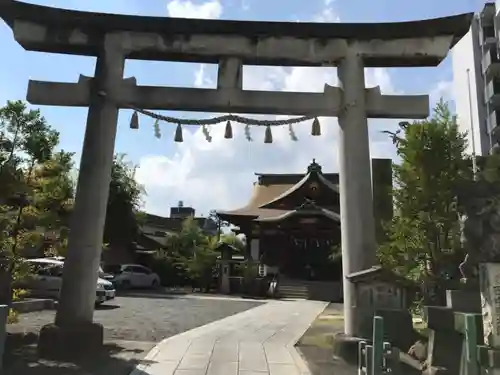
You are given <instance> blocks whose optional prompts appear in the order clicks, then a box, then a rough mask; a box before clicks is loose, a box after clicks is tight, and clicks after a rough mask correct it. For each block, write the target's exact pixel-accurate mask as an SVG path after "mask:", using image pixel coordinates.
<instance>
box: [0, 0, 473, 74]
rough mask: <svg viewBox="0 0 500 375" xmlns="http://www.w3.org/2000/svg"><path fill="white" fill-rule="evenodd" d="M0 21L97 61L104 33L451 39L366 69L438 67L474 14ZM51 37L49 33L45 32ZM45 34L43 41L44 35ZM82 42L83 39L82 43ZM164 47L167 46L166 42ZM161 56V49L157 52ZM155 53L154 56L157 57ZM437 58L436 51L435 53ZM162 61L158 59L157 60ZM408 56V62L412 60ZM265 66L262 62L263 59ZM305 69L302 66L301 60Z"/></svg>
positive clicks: (48, 11)
mask: <svg viewBox="0 0 500 375" xmlns="http://www.w3.org/2000/svg"><path fill="white" fill-rule="evenodd" d="M0 17H1V18H3V19H4V20H5V22H6V23H7V24H9V26H10V27H11V28H14V23H15V21H16V20H19V21H25V22H29V23H33V24H36V25H40V26H41V25H43V26H45V27H47V28H49V29H50V30H47V32H46V33H44V32H41V33H39V35H37V38H31V39H30V40H29V41H26V42H25V43H23V42H20V43H21V44H22V45H23V47H24V48H26V49H28V50H37V51H43V52H53V53H73V54H78V55H89V56H96V54H97V53H98V44H99V43H98V40H99V39H100V36H102V35H104V34H106V33H114V32H121V31H126V32H137V33H156V34H158V35H159V36H161V37H162V38H166V37H167V36H170V37H171V36H174V35H177V36H183V37H184V38H186V39H189V38H190V37H192V36H194V35H218V36H228V37H229V36H231V37H234V36H238V37H242V38H245V39H247V40H249V41H251V42H253V43H255V41H258V40H259V39H261V38H266V37H270V38H296V39H309V40H314V39H319V40H320V41H321V43H324V42H326V41H328V40H335V39H348V40H359V41H370V40H383V41H392V40H397V39H412V38H417V39H418V38H428V39H430V38H435V37H438V36H449V37H450V41H449V44H448V43H447V44H446V45H444V44H443V45H442V46H441V47H440V50H439V51H438V53H437V54H436V53H417V54H415V53H412V54H406V55H404V56H392V57H391V56H382V55H381V56H379V57H376V56H375V57H373V58H371V60H373V61H368V59H367V61H366V62H365V63H366V64H367V66H379V67H382V66H435V65H438V64H439V63H440V62H441V61H442V59H443V58H444V56H445V55H446V53H447V52H448V50H449V49H450V48H451V47H453V45H455V44H456V43H457V42H458V41H459V40H460V39H461V38H462V37H463V36H464V35H465V34H466V33H467V32H468V30H469V27H470V24H471V21H472V17H473V14H472V13H466V14H460V15H454V16H450V17H443V18H435V19H428V20H417V21H407V22H388V23H381V22H373V23H319V22H316V23H311V22H309V23H298V22H267V21H266V22H263V21H235V20H201V19H180V18H170V17H149V16H133V15H119V14H106V13H94V12H82V11H75V10H67V9H60V8H53V7H47V6H40V5H34V4H28V3H23V2H20V1H14V0H0ZM56 29H59V30H64V31H70V30H73V31H78V32H80V34H79V35H83V36H85V38H87V39H88V40H87V41H86V42H85V43H75V42H74V41H72V40H71V38H70V37H69V35H70V33H66V34H64V35H67V36H66V38H64V39H63V38H62V37H61V38H54V37H51V35H52V34H53V33H52V31H54V30H56ZM49 31H50V32H49ZM45 34H46V35H45ZM82 38H83V37H82ZM164 43H166V42H164ZM158 50H159V49H158ZM156 52H158V51H156ZM434 52H435V51H434ZM160 55H161V54H160ZM410 55H411V56H410ZM158 56H159V54H158V53H157V55H154V54H152V52H151V51H146V50H144V51H135V52H134V53H131V54H130V56H129V57H130V58H135V59H150V58H152V59H156V57H158ZM161 56H169V60H170V59H172V60H176V61H187V62H189V61H192V62H200V63H202V62H206V63H218V62H219V60H220V56H217V55H216V54H209V53H207V54H200V53H195V54H194V55H190V54H189V53H178V54H167V55H165V54H164V55H161ZM264 60H265V59H264ZM301 60H304V59H296V58H288V59H285V58H282V59H281V60H279V59H276V60H275V61H274V63H276V64H277V65H294V64H295V65H297V62H298V61H301ZM269 62H270V61H267V62H266V61H263V59H262V57H257V56H254V57H252V58H250V57H249V58H247V59H246V60H245V61H244V63H245V64H252V65H255V64H269ZM304 63H306V61H305V60H304ZM323 63H324V61H314V62H313V61H311V62H310V65H311V66H321V65H322V64H323Z"/></svg>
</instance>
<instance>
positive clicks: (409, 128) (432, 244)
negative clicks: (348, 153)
mask: <svg viewBox="0 0 500 375" xmlns="http://www.w3.org/2000/svg"><path fill="white" fill-rule="evenodd" d="M389 134H390V136H391V137H392V140H393V142H394V144H395V145H396V148H397V153H398V156H399V157H400V158H401V162H400V164H394V166H393V169H394V179H395V188H394V190H393V197H394V204H395V215H394V218H393V220H392V222H391V223H389V225H388V242H387V243H386V244H384V245H382V246H381V247H380V249H379V257H380V261H381V263H382V264H383V265H385V266H387V267H389V268H391V269H393V270H396V272H398V273H400V274H401V275H403V276H405V277H407V278H409V279H412V280H414V281H417V282H419V283H420V284H421V285H422V287H423V290H424V292H425V294H426V295H427V296H428V297H429V298H430V297H431V295H432V294H433V293H431V292H430V291H431V290H435V286H436V285H437V286H439V285H440V282H441V281H443V280H444V279H446V278H449V277H454V276H456V275H458V273H457V272H458V262H459V259H460V256H457V254H458V253H460V252H461V244H460V233H459V225H458V212H457V207H456V205H455V195H454V192H455V191H456V190H455V189H456V187H457V184H459V183H460V180H461V179H465V178H471V175H470V171H469V170H467V169H466V168H465V167H464V165H465V163H464V151H465V148H466V138H465V137H466V134H463V133H461V132H460V131H459V130H458V126H457V122H456V118H455V117H454V116H452V114H451V113H450V110H449V108H448V105H447V104H446V103H444V102H443V101H441V102H440V103H439V104H437V106H436V108H435V109H434V114H433V116H432V117H431V118H430V119H428V120H424V121H418V122H414V123H413V124H401V125H400V129H399V130H398V131H397V132H395V133H389ZM438 289H439V288H438Z"/></svg>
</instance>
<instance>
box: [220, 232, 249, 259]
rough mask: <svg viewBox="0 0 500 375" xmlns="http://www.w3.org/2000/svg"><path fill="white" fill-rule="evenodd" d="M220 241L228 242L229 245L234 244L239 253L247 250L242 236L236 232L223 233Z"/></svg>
mask: <svg viewBox="0 0 500 375" xmlns="http://www.w3.org/2000/svg"><path fill="white" fill-rule="evenodd" d="M220 242H224V243H227V244H228V245H231V246H233V247H234V248H235V249H236V250H238V253H240V254H244V253H245V250H246V244H245V242H244V241H243V239H242V238H241V237H238V236H237V235H236V234H234V233H227V234H223V235H221V238H220Z"/></svg>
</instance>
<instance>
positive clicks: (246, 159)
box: [137, 1, 396, 215]
mask: <svg viewBox="0 0 500 375" xmlns="http://www.w3.org/2000/svg"><path fill="white" fill-rule="evenodd" d="M327 2H328V1H327ZM328 3H329V4H328V5H329V6H330V5H331V4H330V3H331V2H328ZM329 6H326V7H325V9H330V8H329ZM333 14H334V13H333V12H331V13H328V12H326V13H325V12H323V13H322V17H326V16H328V17H334V16H333ZM318 17H319V16H318ZM317 19H319V18H317ZM210 73H211V74H210ZM210 73H208V72H207V69H206V67H205V66H201V67H200V68H199V69H198V70H197V71H196V72H195V75H194V81H195V86H196V87H213V85H214V81H215V78H216V77H215V76H214V74H215V72H213V71H211V72H210ZM325 83H328V84H330V85H336V84H337V74H336V69H335V68H309V67H296V68H283V67H255V66H246V67H245V69H244V76H243V87H244V89H247V90H248V89H252V90H282V91H303V92H323V89H324V84H325ZM366 85H367V87H372V86H376V85H380V86H381V89H382V92H383V93H385V94H390V93H395V92H396V89H395V87H394V85H393V83H392V81H391V77H390V75H389V73H388V71H387V70H383V69H367V70H366ZM249 117H256V116H249ZM268 118H269V116H268ZM320 122H321V131H322V135H321V136H320V137H312V136H311V135H310V131H311V123H310V122H309V123H303V124H298V125H296V126H294V130H295V133H296V135H297V137H298V139H299V141H298V142H293V141H291V139H290V136H289V131H288V128H287V127H283V128H274V129H273V140H274V142H273V143H272V144H264V143H263V140H264V129H262V128H256V127H252V129H251V134H252V137H253V139H254V141H253V142H248V141H247V140H246V138H245V136H244V127H243V126H242V125H240V124H233V136H234V138H233V139H224V126H225V124H221V125H218V126H213V127H211V135H212V142H211V143H208V142H207V141H206V140H205V138H204V136H203V133H202V131H201V129H197V130H196V131H194V132H193V133H188V132H187V131H184V142H183V143H178V144H176V143H175V142H173V133H174V130H175V128H174V127H170V128H168V129H169V132H165V131H163V134H165V138H167V140H162V142H163V143H165V142H167V143H168V145H167V147H168V148H169V149H174V150H176V151H175V155H174V156H172V157H167V156H162V155H149V156H145V157H143V158H142V159H141V161H140V167H139V169H138V171H137V178H138V180H139V181H140V182H141V183H143V184H145V186H146V189H147V191H148V196H147V198H146V209H147V210H148V211H149V212H152V213H156V214H163V215H166V214H167V213H168V210H169V207H170V206H171V205H175V204H176V203H177V202H178V201H179V200H182V201H184V203H185V204H186V205H191V206H193V207H194V208H195V209H196V210H197V212H198V213H204V214H206V213H207V212H208V211H209V210H210V209H235V208H238V207H240V206H243V205H244V204H246V202H247V201H248V200H249V198H250V195H251V192H252V184H253V182H254V181H255V176H254V173H255V172H264V173H303V172H304V171H305V170H306V168H307V166H308V165H309V163H310V162H311V161H312V159H313V158H315V159H316V160H317V161H318V163H320V164H322V166H323V170H324V171H326V172H335V171H337V153H338V122H337V119H336V118H321V119H320ZM395 124H396V122H395V121H390V120H389V121H386V120H373V121H370V123H369V132H370V136H371V145H370V147H371V154H372V156H373V157H395V152H394V148H393V146H392V143H391V142H390V141H389V140H388V137H387V136H385V135H382V134H381V132H380V130H383V129H387V128H392V129H393V128H394V127H395V126H396V125H395ZM165 126H166V125H165Z"/></svg>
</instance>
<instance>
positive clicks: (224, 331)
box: [131, 301, 328, 375]
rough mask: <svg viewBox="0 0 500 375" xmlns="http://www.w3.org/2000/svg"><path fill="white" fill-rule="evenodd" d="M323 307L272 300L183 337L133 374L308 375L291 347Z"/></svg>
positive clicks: (169, 343) (156, 350) (153, 354)
mask: <svg viewBox="0 0 500 375" xmlns="http://www.w3.org/2000/svg"><path fill="white" fill-rule="evenodd" d="M327 305H328V304H327V303H324V302H316V301H271V302H268V303H266V304H264V305H262V306H259V307H256V308H253V309H250V310H247V311H245V312H242V313H239V314H236V315H233V316H230V317H228V318H225V319H221V320H218V321H216V322H213V323H210V324H207V325H205V326H202V327H199V328H195V329H193V330H190V331H187V332H184V333H181V334H179V335H177V336H173V337H170V338H168V339H165V340H164V341H162V342H160V343H159V344H158V345H157V346H156V347H155V348H153V350H152V351H151V352H150V353H149V354H148V355H147V356H146V358H145V360H144V364H141V365H139V366H138V367H137V368H136V369H135V370H134V371H133V372H132V373H131V375H266V374H268V375H310V371H309V369H308V367H307V365H306V364H305V362H304V361H303V360H302V358H301V356H300V355H299V353H298V352H297V351H296V350H295V347H294V345H295V343H296V342H297V341H298V340H299V339H300V337H301V336H302V335H303V334H304V332H305V331H306V330H307V328H309V326H310V325H311V323H312V322H313V321H314V319H315V318H316V317H317V316H318V315H319V314H320V313H321V312H322V311H323V310H324V309H325V307H326V306H327Z"/></svg>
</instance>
